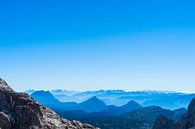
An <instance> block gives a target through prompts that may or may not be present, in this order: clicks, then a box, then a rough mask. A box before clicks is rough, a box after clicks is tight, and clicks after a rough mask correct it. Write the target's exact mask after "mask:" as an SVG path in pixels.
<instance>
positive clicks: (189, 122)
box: [153, 99, 195, 129]
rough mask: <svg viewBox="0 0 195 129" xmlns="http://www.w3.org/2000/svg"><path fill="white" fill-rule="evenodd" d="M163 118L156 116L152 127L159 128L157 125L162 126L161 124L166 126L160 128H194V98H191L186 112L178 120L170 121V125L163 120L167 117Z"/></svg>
mask: <svg viewBox="0 0 195 129" xmlns="http://www.w3.org/2000/svg"><path fill="white" fill-rule="evenodd" d="M163 119H164V120H162V119H161V118H158V119H157V120H156V122H155V124H154V126H153V129H161V128H158V127H162V126H163V125H166V127H167V128H162V129H195V99H192V101H191V102H190V104H189V107H188V111H187V113H186V114H185V115H184V116H183V117H182V118H181V119H180V120H178V121H176V122H175V123H172V125H171V126H167V122H163V121H165V120H166V119H167V118H163ZM165 123H166V124H165ZM168 123H169V122H168ZM168 127H169V128H168Z"/></svg>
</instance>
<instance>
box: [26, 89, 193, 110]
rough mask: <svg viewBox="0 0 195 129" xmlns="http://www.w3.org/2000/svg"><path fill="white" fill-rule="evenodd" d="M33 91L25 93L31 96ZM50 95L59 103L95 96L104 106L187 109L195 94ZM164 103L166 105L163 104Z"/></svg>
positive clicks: (54, 92)
mask: <svg viewBox="0 0 195 129" xmlns="http://www.w3.org/2000/svg"><path fill="white" fill-rule="evenodd" d="M33 92H35V91H33V90H30V91H27V93H29V94H32V93H33ZM50 93H52V95H53V96H54V97H55V98H56V99H58V100H59V101H61V102H76V103H81V102H83V101H85V100H87V99H90V98H92V97H94V96H96V97H97V98H98V99H100V100H102V101H103V102H104V103H105V104H106V105H115V106H122V105H125V104H127V103H128V102H129V101H131V100H133V101H135V102H137V103H139V104H141V105H142V106H160V107H162V108H165V109H171V110H173V109H177V108H182V107H184V108H187V106H188V104H189V102H190V100H191V99H193V98H195V94H186V93H178V92H163V91H159V92H158V91H134V92H133V91H131V92H127V91H123V90H99V91H85V92H79V91H67V90H52V91H50ZM163 102H166V103H163Z"/></svg>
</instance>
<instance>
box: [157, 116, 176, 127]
mask: <svg viewBox="0 0 195 129" xmlns="http://www.w3.org/2000/svg"><path fill="white" fill-rule="evenodd" d="M172 126H173V120H170V119H168V118H167V117H165V116H160V117H159V118H158V119H157V120H156V121H155V123H154V126H153V129H171V128H172Z"/></svg>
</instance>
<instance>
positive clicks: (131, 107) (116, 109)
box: [104, 100, 142, 115]
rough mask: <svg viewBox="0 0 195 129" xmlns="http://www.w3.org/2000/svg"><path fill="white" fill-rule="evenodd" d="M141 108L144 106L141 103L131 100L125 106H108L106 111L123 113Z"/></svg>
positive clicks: (117, 113)
mask: <svg viewBox="0 0 195 129" xmlns="http://www.w3.org/2000/svg"><path fill="white" fill-rule="evenodd" d="M140 108H142V106H141V105H140V104H138V103H137V102H135V101H132V100H131V101H129V102H128V103H127V104H125V105H123V106H114V105H110V106H107V108H106V110H105V111H104V112H108V113H110V114H113V115H122V114H124V113H127V112H132V111H135V110H137V109H140Z"/></svg>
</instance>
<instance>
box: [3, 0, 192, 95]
mask: <svg viewBox="0 0 195 129" xmlns="http://www.w3.org/2000/svg"><path fill="white" fill-rule="evenodd" d="M194 5H195V2H194V1H192V0H191V1H190V0H185V1H184V0H183V1H176V0H158V1H156V0H147V1H146V0H136V1H133V0H120V1H116V0H112V1H111V0H106V1H105V0H104V1H103V0H93V1H92V0H83V1H81V0H74V1H73V0H66V1H64V0H55V1H53V0H42V1H40V0H39V1H38V0H29V1H25V0H23V1H22V0H18V1H9V0H8V1H4V2H3V1H1V2H0V59H1V63H0V76H1V77H2V78H4V79H6V80H7V81H8V82H9V83H10V84H11V85H13V88H14V89H16V90H18V91H24V90H27V89H70V90H97V89H125V90H172V91H183V92H195V79H194V77H195V67H194V66H195V60H194V59H195V17H194V16H195V9H194Z"/></svg>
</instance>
